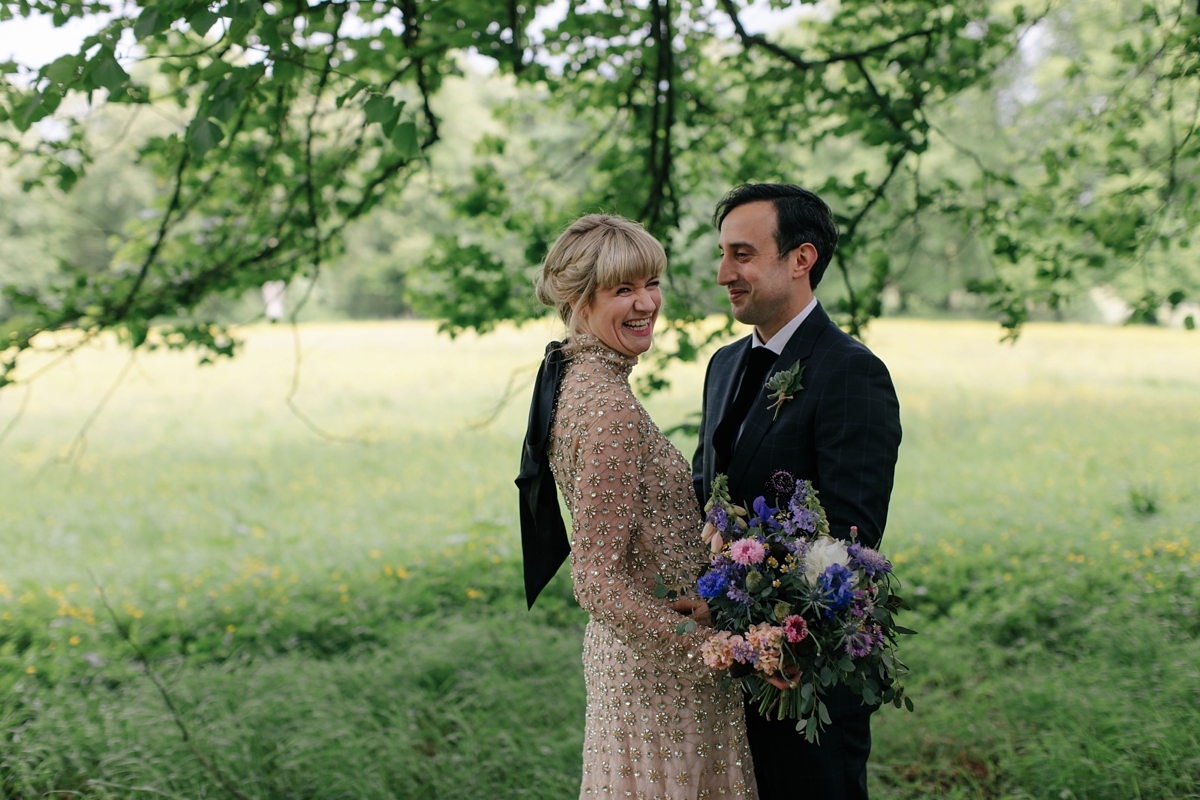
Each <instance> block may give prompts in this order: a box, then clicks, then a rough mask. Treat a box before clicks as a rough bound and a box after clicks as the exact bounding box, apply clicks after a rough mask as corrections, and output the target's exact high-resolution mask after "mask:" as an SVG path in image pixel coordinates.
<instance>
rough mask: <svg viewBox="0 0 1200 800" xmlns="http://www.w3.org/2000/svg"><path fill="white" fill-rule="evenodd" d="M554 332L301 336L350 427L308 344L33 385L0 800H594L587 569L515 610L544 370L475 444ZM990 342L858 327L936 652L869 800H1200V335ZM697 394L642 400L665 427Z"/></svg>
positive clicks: (919, 664)
mask: <svg viewBox="0 0 1200 800" xmlns="http://www.w3.org/2000/svg"><path fill="white" fill-rule="evenodd" d="M552 333H553V331H552V330H551V329H549V328H527V329H525V330H522V331H514V330H504V331H500V332H498V333H496V334H494V335H491V336H489V337H485V338H479V339H476V338H473V337H465V338H462V339H460V340H458V341H456V342H450V341H448V340H447V339H445V338H443V337H439V336H437V335H436V334H435V333H434V329H433V326H432V325H429V324H425V323H417V322H400V323H387V324H382V323H380V324H337V325H310V326H306V327H304V328H303V329H302V341H303V351H302V352H303V368H302V379H301V384H300V390H299V392H298V394H297V395H296V402H297V403H298V405H299V407H300V408H301V409H302V410H303V412H304V413H305V414H306V415H307V416H308V417H309V418H310V419H311V420H312V421H313V422H314V423H315V424H317V425H319V426H320V427H321V428H322V429H323V430H325V431H326V432H328V433H329V434H331V435H332V437H333V438H322V437H321V436H318V435H316V434H314V433H313V432H312V431H311V430H310V429H309V428H308V427H307V426H306V425H305V424H304V423H303V422H302V421H301V420H300V419H299V418H297V417H296V416H295V415H293V414H292V413H290V412H289V410H288V408H287V406H286V403H285V398H286V397H287V395H288V390H289V386H290V384H291V376H292V369H293V349H292V338H291V332H290V331H289V330H288V329H286V328H256V329H251V330H249V331H247V336H248V346H247V348H246V351H245V353H244V354H243V355H242V356H240V357H239V358H238V359H237V360H235V361H233V362H230V363H223V364H218V365H216V366H213V367H204V368H197V367H196V366H195V364H194V360H193V359H192V358H190V357H188V356H179V355H168V354H152V355H143V356H140V357H139V358H138V360H137V361H136V362H134V363H132V364H131V362H130V360H129V356H128V354H127V353H125V352H123V351H121V350H119V349H118V348H116V347H111V346H110V347H96V348H92V349H88V350H86V351H83V352H81V353H79V354H78V355H77V356H76V357H74V358H73V359H71V360H70V361H68V362H66V363H64V364H62V365H60V366H59V367H57V368H56V369H54V370H53V371H50V372H48V373H47V374H45V375H44V376H42V377H41V378H39V379H38V380H37V381H36V382H35V383H34V384H33V388H32V390H31V394H30V396H29V398H28V405H27V409H26V411H25V413H24V415H23V417H21V418H20V419H19V420H18V422H17V424H16V426H15V427H14V428H13V430H12V433H11V434H10V436H9V437H8V439H7V440H5V441H4V442H3V443H2V444H0V797H3V798H35V797H48V796H52V795H58V794H61V795H64V796H65V795H80V796H86V797H113V798H116V797H122V798H124V797H136V796H160V797H172V798H185V797H186V798H199V797H231V796H232V795H231V794H230V793H229V792H228V791H227V790H226V789H224V788H222V786H221V785H220V784H219V783H218V782H217V780H216V779H215V778H214V777H213V776H212V775H211V774H210V773H209V772H208V771H207V770H206V768H205V767H204V765H203V763H202V761H201V756H203V758H204V759H207V760H209V761H210V762H211V763H212V764H214V765H215V766H216V767H217V768H218V769H219V770H220V771H221V772H222V773H223V774H225V775H227V776H228V777H229V780H230V781H231V783H233V784H234V786H235V787H236V788H237V790H238V791H239V792H240V793H241V794H242V795H244V796H245V797H252V798H284V797H287V798H292V797H295V798H301V797H303V798H334V797H354V798H360V797H361V798H376V797H378V798H384V797H399V798H443V797H458V798H489V800H490V798H500V797H505V798H507V797H529V798H562V797H570V796H573V795H574V794H575V793H576V792H577V787H578V771H579V762H580V752H579V751H580V746H581V741H582V727H583V702H584V698H583V680H582V670H581V667H580V664H579V651H580V639H581V630H582V624H583V622H584V618H583V616H582V614H581V612H580V610H579V609H578V608H577V607H576V606H575V605H574V603H573V601H572V600H571V599H570V587H569V585H568V583H567V581H566V580H564V577H565V576H564V575H563V574H561V573H560V575H559V578H558V579H556V581H555V583H554V584H552V585H551V587H550V589H549V590H548V594H547V595H546V596H544V597H543V599H542V600H540V601H539V603H538V607H537V608H536V609H535V610H534V611H533V612H531V613H528V612H526V611H525V610H524V604H523V600H522V595H521V583H520V563H519V543H518V541H517V536H516V504H515V490H514V489H513V487H512V478H513V477H514V476H515V472H516V463H517V454H518V448H519V441H520V437H521V435H522V433H523V427H524V416H525V413H526V398H525V392H526V389H525V388H524V387H525V385H526V384H527V383H528V381H529V380H530V378H531V375H532V373H531V372H528V371H524V372H518V373H517V375H516V381H517V386H518V388H519V392H518V396H517V399H516V400H514V401H513V402H512V403H510V404H508V405H507V406H506V407H505V408H504V409H503V410H501V411H500V413H499V414H498V415H497V416H496V418H495V420H494V421H493V422H492V423H491V424H489V425H486V426H482V427H480V426H478V425H477V424H476V423H478V422H479V421H480V420H482V419H484V418H486V417H488V416H489V413H490V412H491V411H492V409H493V407H494V406H495V404H496V402H497V400H498V399H499V398H500V397H501V396H502V395H503V393H504V390H505V387H506V385H507V383H508V382H509V379H510V376H512V375H513V373H514V370H520V369H522V368H528V367H529V366H530V365H531V364H533V363H535V362H536V360H537V358H538V355H539V354H540V352H541V348H542V345H543V344H544V342H545V341H546V340H547V338H548V337H549V336H550V335H551V334H552ZM997 338H998V331H997V329H996V327H995V326H993V325H988V324H982V323H946V322H939V323H931V322H917V321H899V320H885V321H880V322H878V323H875V324H874V325H873V326H872V328H871V330H870V335H869V338H868V344H869V345H870V346H871V347H872V348H873V349H874V350H875V351H876V352H877V353H878V354H879V355H880V356H882V357H883V359H884V360H885V361H886V362H887V363H888V365H889V367H890V369H891V370H892V373H893V377H894V379H895V382H896V385H897V390H898V392H899V395H900V401H901V406H902V414H903V424H904V431H905V434H904V444H903V445H902V447H901V455H900V464H899V469H898V475H897V485H896V489H895V492H894V494H893V500H892V514H891V519H890V522H889V525H888V530H887V534H886V536H885V538H884V549H885V550H886V551H887V552H888V553H889V554H890V555H891V556H892V557H893V559H894V561H895V562H896V563H897V565H898V567H897V569H898V570H899V572H900V575H901V577H902V578H903V579H904V581H905V583H906V587H907V588H906V594H907V595H908V596H909V597H911V598H912V600H913V601H914V604H915V606H916V610H915V611H914V612H913V613H911V614H909V615H907V618H906V620H905V621H904V624H906V625H908V626H910V627H913V628H917V629H918V630H919V631H920V632H921V633H920V635H919V636H917V637H913V638H910V639H908V640H906V642H905V644H906V648H907V649H906V653H907V661H908V662H909V664H910V666H911V667H912V669H913V676H912V680H911V681H910V693H911V694H912V695H913V696H914V697H915V699H916V701H917V704H918V705H917V711H916V713H914V714H907V713H903V712H899V711H896V710H894V709H886V710H884V711H882V712H881V713H879V714H877V715H876V717H875V725H874V731H875V749H874V754H873V756H872V761H871V773H870V776H871V790H872V794H873V796H874V797H876V798H912V797H972V798H975V797H979V798H984V797H986V798H1001V797H1003V798H1010V797H1011V798H1089V799H1091V798H1114V799H1115V798H1175V797H1200V789H1198V788H1197V787H1198V786H1200V643H1198V636H1200V604H1198V598H1200V583H1198V581H1197V579H1198V578H1200V531H1198V530H1197V526H1198V524H1200V338H1198V335H1197V334H1194V333H1186V332H1181V331H1168V330H1159V329H1148V328H1138V329H1132V328H1124V329H1106V328H1096V327H1084V326H1049V325H1046V326H1038V325H1035V326H1030V328H1029V329H1028V330H1027V331H1026V333H1025V335H1024V337H1023V338H1022V339H1021V341H1020V342H1019V343H1018V344H1017V345H1016V346H1015V347H1011V346H1007V345H999V344H997ZM32 366H33V365H31V367H32ZM122 370H126V377H125V380H124V382H123V384H122V385H121V386H120V387H119V388H118V389H117V391H116V392H115V393H114V394H113V395H112V398H111V400H110V401H109V402H108V403H107V405H106V406H105V408H104V409H103V411H102V412H101V413H100V414H99V415H98V416H97V417H96V418H95V421H94V423H93V424H92V425H91V427H90V428H89V429H88V430H87V434H86V437H85V438H84V439H82V440H79V441H76V435H77V434H78V433H79V431H80V430H81V429H82V428H83V426H84V424H85V422H86V420H87V418H88V417H89V415H90V414H91V413H92V412H93V411H94V410H95V408H96V407H97V404H98V403H99V402H100V400H101V398H102V397H103V396H104V394H105V392H106V390H107V389H109V387H110V386H111V385H112V384H113V382H114V380H115V379H116V378H117V377H118V375H119V374H120V373H121V372H122ZM702 377H703V371H702V369H701V368H700V367H697V366H688V367H679V368H677V369H676V370H675V371H674V373H672V378H673V380H674V386H673V388H672V389H671V390H670V391H668V392H665V393H663V394H661V395H658V396H656V397H654V398H652V399H651V400H649V401H648V402H647V406H648V408H649V409H650V411H651V413H652V414H653V415H654V416H655V418H656V420H658V421H659V423H660V424H661V425H663V426H664V427H666V426H669V425H672V424H674V423H676V422H678V421H680V420H682V419H683V418H684V416H685V415H686V414H687V413H688V412H690V411H692V410H694V408H695V407H696V405H697V402H696V401H697V398H698V396H699V385H700V382H701V380H702ZM22 392H23V390H22V389H20V388H17V389H16V390H6V391H5V392H4V393H0V430H3V429H4V427H5V426H6V425H7V424H8V422H9V421H10V420H11V419H13V417H14V415H15V414H16V412H17V408H18V406H19V405H20V404H21V402H22V398H23V394H22ZM73 442H74V446H73ZM678 443H679V444H680V446H681V447H682V449H683V450H684V452H685V453H688V454H690V452H691V449H692V446H693V442H691V441H688V440H687V439H686V438H685V437H680V438H679V442H678ZM68 455H71V456H72V457H70V458H67V457H66V456H68ZM98 587H102V589H103V592H104V595H103V597H101V596H100V595H99V593H98V592H99V588H98ZM105 599H106V600H107V602H108V604H109V606H110V607H111V608H112V611H113V613H114V614H115V616H116V619H117V620H119V622H120V624H121V625H122V626H126V625H128V626H130V629H131V631H132V635H133V638H134V640H135V641H136V642H137V643H138V647H140V648H141V649H142V650H143V652H145V653H146V654H148V656H149V661H150V671H151V673H152V674H147V668H146V666H145V665H144V664H143V663H142V662H141V661H140V660H139V659H138V658H137V657H136V656H135V653H134V650H133V647H132V645H131V644H130V643H129V642H126V641H124V640H123V639H122V638H121V636H120V635H119V634H118V631H117V626H116V625H115V624H114V621H113V619H112V616H111V615H110V614H109V612H108V611H107V610H106V609H105V608H104V603H103V601H104V600H105ZM152 676H153V677H158V678H159V679H160V680H162V681H163V684H164V686H165V687H167V691H168V692H169V694H170V695H171V697H172V699H173V701H174V703H175V704H176V707H177V710H178V716H179V719H180V721H182V722H183V723H184V725H185V726H186V727H187V729H188V731H189V733H190V735H191V741H190V745H189V743H185V742H184V740H183V738H182V736H181V733H180V730H179V728H178V727H177V725H176V721H175V719H174V718H173V717H172V715H171V713H170V712H169V711H168V709H167V707H166V705H165V703H164V700H163V698H162V697H161V696H160V694H159V693H158V691H157V689H156V688H155V686H154V684H153V682H152Z"/></svg>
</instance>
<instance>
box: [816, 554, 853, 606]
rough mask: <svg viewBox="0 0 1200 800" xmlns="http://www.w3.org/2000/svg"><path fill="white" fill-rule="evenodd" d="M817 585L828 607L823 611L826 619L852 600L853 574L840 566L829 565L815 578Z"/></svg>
mask: <svg viewBox="0 0 1200 800" xmlns="http://www.w3.org/2000/svg"><path fill="white" fill-rule="evenodd" d="M817 585H818V586H819V587H820V588H821V592H822V593H823V594H824V598H823V599H824V600H825V602H826V603H828V605H829V608H827V609H826V610H825V616H827V617H832V616H833V615H834V614H836V613H838V612H839V611H841V610H842V609H844V608H845V607H846V606H848V605H850V603H851V602H852V601H853V600H854V573H853V572H851V571H850V570H848V569H847V568H845V567H843V566H842V565H841V564H830V565H829V567H828V568H827V569H826V570H825V571H824V572H823V573H821V577H819V578H817Z"/></svg>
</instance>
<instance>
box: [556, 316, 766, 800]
mask: <svg viewBox="0 0 1200 800" xmlns="http://www.w3.org/2000/svg"><path fill="white" fill-rule="evenodd" d="M635 363H636V359H633V358H628V357H626V356H623V355H621V354H619V353H616V352H614V351H612V350H610V349H608V348H607V347H605V346H604V345H602V344H601V343H600V342H599V340H597V339H595V338H594V337H591V336H586V335H585V336H581V337H580V338H579V340H578V342H577V344H576V347H575V348H574V349H573V350H572V351H571V352H570V353H569V354H568V356H567V369H566V371H565V373H564V375H563V378H562V382H561V383H560V385H559V394H558V400H557V402H556V404H555V411H554V420H553V423H552V426H551V440H550V443H549V454H550V468H551V470H552V471H553V473H554V478H555V480H556V481H557V483H558V486H559V489H560V490H561V492H562V494H563V497H564V498H565V499H566V503H567V508H568V509H569V511H570V514H571V520H572V525H571V528H572V547H571V574H572V578H573V579H574V582H575V597H576V599H577V600H578V601H579V603H580V605H581V606H583V608H584V609H586V610H587V612H588V614H589V616H590V622H589V623H588V625H587V628H586V630H585V632H584V647H583V664H584V679H585V683H586V685H587V718H586V726H585V734H584V753H583V783H582V786H581V789H580V797H581V798H592V797H629V798H635V800H716V799H717V798H749V799H751V800H753V798H757V792H756V791H755V787H754V778H753V767H752V763H751V758H750V749H749V746H748V744H747V741H746V729H745V719H744V711H743V706H742V698H741V693H740V692H739V691H738V690H737V689H736V688H730V689H722V688H721V682H722V678H723V673H721V672H716V671H713V670H711V669H709V668H708V667H705V666H704V665H703V663H702V662H701V659H700V645H701V643H702V642H703V641H704V639H705V638H706V636H705V635H704V634H703V633H702V632H701V631H699V630H697V631H693V632H691V633H686V634H683V635H679V634H678V633H677V632H676V626H677V625H678V624H679V622H681V621H682V619H683V618H682V617H681V616H680V615H679V614H677V613H675V612H674V611H672V610H671V609H670V608H668V607H667V605H666V601H664V600H660V599H657V598H655V597H654V595H653V589H654V584H655V575H656V574H657V575H661V576H662V577H663V578H664V579H665V580H666V581H667V582H669V583H678V584H683V583H687V582H688V581H689V579H694V577H695V576H696V575H698V574H699V572H700V570H701V568H702V567H703V566H704V564H705V563H707V560H708V553H707V547H706V546H705V545H704V543H703V542H702V541H701V539H700V523H699V521H698V517H697V509H698V506H697V503H696V498H695V493H694V490H693V488H692V479H691V471H690V469H689V467H688V464H687V461H686V460H685V459H684V457H683V455H682V454H681V453H680V452H679V451H678V449H676V448H675V446H674V445H673V444H671V442H670V440H668V439H667V437H666V436H664V435H663V434H662V432H660V431H659V430H658V427H657V426H655V424H654V423H653V422H652V421H651V420H650V417H649V415H648V414H647V413H646V411H645V409H644V408H642V405H641V403H639V402H638V400H637V398H636V397H635V396H634V394H633V391H632V390H631V388H630V386H629V372H630V370H631V369H632V368H633V365H634V364H635Z"/></svg>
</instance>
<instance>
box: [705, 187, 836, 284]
mask: <svg viewBox="0 0 1200 800" xmlns="http://www.w3.org/2000/svg"><path fill="white" fill-rule="evenodd" d="M760 200H770V201H771V202H772V203H774V204H775V246H776V247H777V248H778V249H779V255H780V256H781V257H782V256H783V255H785V254H787V253H790V252H792V251H793V250H795V249H796V248H797V247H799V246H800V245H802V244H804V243H805V242H808V243H809V244H811V245H812V246H813V247H815V248H817V263H815V264H813V268H812V271H810V272H809V273H808V281H809V285H810V286H811V287H812V288H813V289H816V288H817V284H818V283H820V282H821V278H822V276H824V275H825V268H826V267H828V266H829V262H830V260H831V259H832V258H833V251H834V249H835V248H836V247H837V240H838V231H837V223H835V222H834V221H833V212H832V211H830V210H829V206H827V205H826V204H825V201H824V200H822V199H821V198H819V197H817V195H816V193H815V192H810V191H809V190H808V189H803V188H801V187H799V186H796V185H794V184H791V183H743V184H742V185H741V186H737V187H734V188H733V189H731V190H730V191H729V193H728V194H726V195H725V196H724V197H722V198H721V200H720V201H719V202H718V203H717V208H716V210H715V211H713V225H714V226H716V228H717V230H720V229H721V223H722V222H724V221H725V217H727V216H728V215H729V212H730V211H733V210H734V209H735V208H737V207H738V206H741V205H745V204H746V203H757V202H759V201H760Z"/></svg>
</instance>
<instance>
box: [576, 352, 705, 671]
mask: <svg viewBox="0 0 1200 800" xmlns="http://www.w3.org/2000/svg"><path fill="white" fill-rule="evenodd" d="M583 377H587V376H586V375H584V376H583ZM573 383H575V384H577V383H578V376H575V375H572V374H569V375H568V381H567V386H566V387H564V395H563V397H562V398H560V401H559V404H560V408H559V419H558V424H557V425H556V434H557V435H560V436H561V435H563V434H564V433H565V434H566V435H565V437H564V441H562V442H561V444H562V445H568V446H567V447H556V448H555V449H556V450H559V451H560V452H564V456H565V460H566V461H567V462H568V463H567V464H565V465H563V466H566V470H565V476H568V477H569V478H570V481H571V484H572V485H571V487H570V494H571V495H572V496H571V498H570V500H571V502H569V505H570V506H571V511H572V514H571V517H572V525H571V527H572V556H571V557H572V577H573V579H574V582H575V597H576V599H577V600H578V601H579V604H580V605H581V606H582V607H583V608H584V609H586V610H587V612H588V613H589V614H590V615H591V617H592V619H593V620H595V621H597V622H600V623H601V624H603V625H605V626H606V627H607V628H609V629H610V630H611V631H612V632H613V633H614V634H616V635H617V636H618V637H619V638H620V639H621V640H622V641H624V642H625V644H626V645H627V646H628V647H630V648H632V649H635V650H641V651H646V650H650V651H654V650H661V649H664V647H670V646H673V645H677V646H679V647H681V648H682V649H683V650H685V651H688V652H691V653H693V654H698V648H699V644H700V642H701V641H702V638H701V634H700V632H699V631H693V632H691V633H688V634H685V635H683V636H680V635H678V634H677V633H676V626H677V625H678V624H679V623H680V622H682V621H684V619H685V617H683V616H682V615H680V614H678V613H676V612H674V611H672V610H671V609H670V608H668V607H667V605H666V602H665V601H664V600H661V599H658V598H655V597H654V595H653V592H652V585H648V581H647V580H646V579H645V577H644V575H645V571H646V570H647V568H649V571H650V572H653V569H654V568H653V566H650V564H651V560H652V559H654V558H655V556H657V555H658V554H657V553H648V552H645V551H644V550H643V548H645V542H644V536H645V535H646V534H649V535H650V536H651V537H654V535H655V533H656V530H651V529H657V528H658V527H659V526H660V525H662V524H663V523H666V522H667V520H665V519H661V521H660V518H662V517H663V510H660V509H657V506H656V505H655V503H656V500H655V499H654V497H653V495H652V493H651V490H650V488H649V487H648V486H647V479H646V476H647V475H650V477H654V472H655V471H656V470H657V468H660V467H661V465H660V464H656V463H655V462H657V461H659V460H660V459H659V457H657V456H656V455H655V454H654V453H653V452H652V451H651V447H650V444H649V442H648V434H649V431H650V425H651V424H650V422H649V421H648V420H647V419H646V418H645V417H644V412H643V411H642V409H641V407H640V405H638V404H637V403H636V401H635V400H634V399H633V397H632V394H628V395H627V394H626V392H625V391H621V390H620V389H616V390H612V391H603V390H600V391H597V387H595V386H594V385H593V386H591V387H588V388H590V389H591V392H589V393H588V394H587V396H586V397H585V398H574V397H572V395H571V389H572V388H573V387H572V384H573ZM573 399H577V400H580V401H581V402H579V401H577V402H572V400H573ZM685 474H686V470H685ZM564 494H565V493H564ZM689 495H690V493H689ZM689 502H691V501H690V500H689ZM667 527H669V526H667V525H663V528H664V529H666V528H667ZM672 536H673V533H672ZM662 547H663V551H662V555H663V556H664V557H666V558H668V559H670V542H668V541H667V540H666V539H665V537H664V541H663V545H662ZM635 571H636V572H637V573H638V574H637V576H635ZM664 577H666V578H667V580H675V579H678V578H679V577H680V576H664ZM691 577H692V578H693V579H694V577H695V576H691ZM676 655H681V654H680V653H676Z"/></svg>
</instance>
